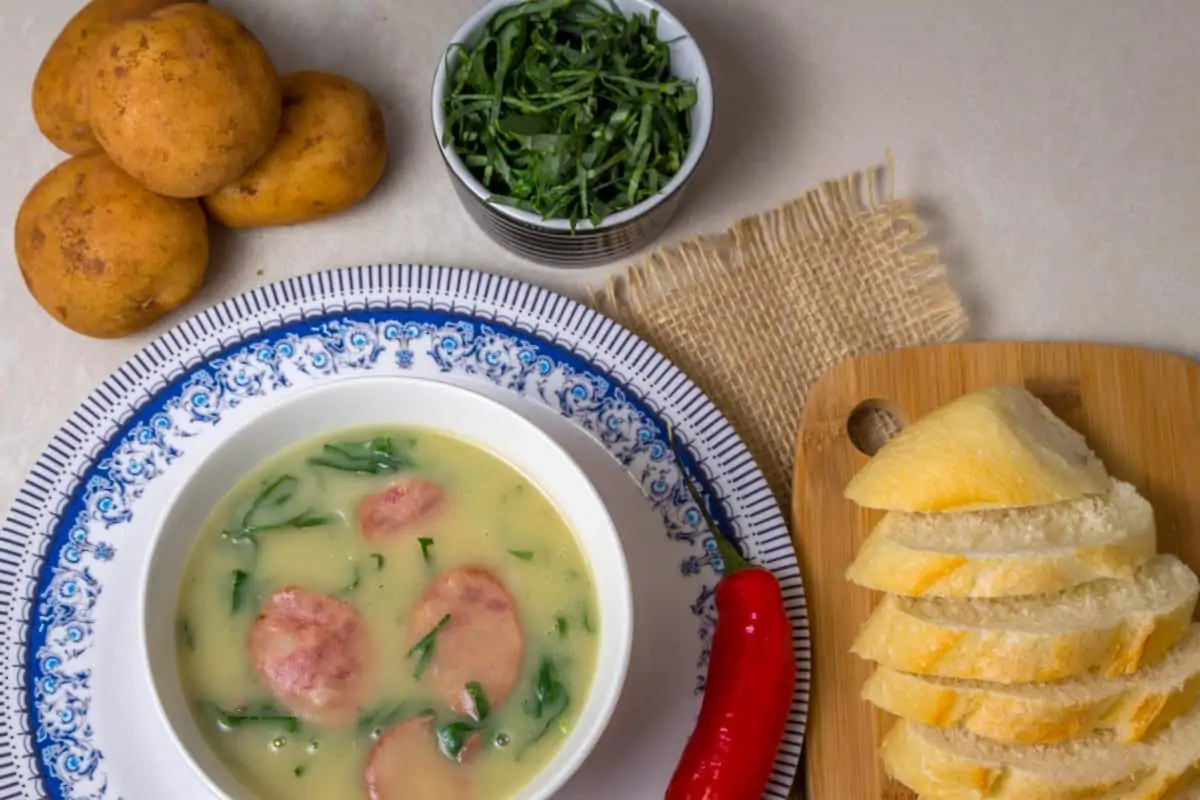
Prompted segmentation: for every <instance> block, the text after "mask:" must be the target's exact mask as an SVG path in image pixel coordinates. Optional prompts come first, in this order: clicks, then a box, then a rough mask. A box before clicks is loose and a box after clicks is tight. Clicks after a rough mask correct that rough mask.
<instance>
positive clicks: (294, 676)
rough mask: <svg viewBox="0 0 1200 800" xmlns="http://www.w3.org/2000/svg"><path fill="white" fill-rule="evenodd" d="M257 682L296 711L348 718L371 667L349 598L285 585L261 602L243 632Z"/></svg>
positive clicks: (330, 720)
mask: <svg viewBox="0 0 1200 800" xmlns="http://www.w3.org/2000/svg"><path fill="white" fill-rule="evenodd" d="M246 646H247V648H248V650H249V653H250V660H251V662H252V663H253V665H254V671H255V672H256V673H257V675H258V680H259V682H260V683H261V684H262V685H263V687H265V688H266V689H267V690H268V691H269V692H270V693H271V694H272V695H273V696H274V697H275V698H276V699H277V700H279V701H280V702H281V703H283V704H285V705H286V706H287V707H288V708H289V709H291V710H292V711H293V712H294V713H295V714H297V715H299V716H301V717H304V718H306V719H310V720H313V721H316V722H320V723H323V724H327V725H345V724H349V723H352V722H353V721H354V719H355V717H356V715H357V708H358V704H359V701H360V699H361V698H362V695H363V692H364V690H365V689H366V688H367V686H368V682H369V681H368V678H369V675H370V674H371V672H372V653H371V640H370V633H369V630H368V628H367V625H366V622H365V621H364V620H363V619H362V617H361V616H360V615H359V613H358V611H357V610H356V609H355V608H354V607H353V606H352V605H350V604H349V603H346V602H344V601H342V600H338V599H336V598H333V597H330V596H329V595H325V594H321V593H319V592H311V591H308V590H306V589H300V588H297V587H295V586H286V587H283V588H281V589H278V590H276V591H275V592H273V593H272V594H271V595H270V597H268V598H267V599H266V601H264V602H263V604H262V606H261V607H260V608H259V613H258V616H257V617H255V619H254V622H252V623H251V624H250V631H249V633H248V634H247V637H246Z"/></svg>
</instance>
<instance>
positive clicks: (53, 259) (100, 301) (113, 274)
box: [13, 153, 208, 339]
mask: <svg viewBox="0 0 1200 800" xmlns="http://www.w3.org/2000/svg"><path fill="white" fill-rule="evenodd" d="M13 238H14V240H15V242H16V250H17V264H18V265H19V266H20V268H21V277H23V278H24V279H25V285H26V286H27V287H28V288H29V291H30V293H32V294H33V297H34V299H35V300H37V302H38V303H39V304H40V305H41V306H42V308H44V309H45V310H46V311H47V312H49V313H50V314H51V315H52V316H53V317H54V318H55V319H57V320H58V321H59V322H61V323H62V324H63V325H66V326H67V327H68V328H70V329H72V330H74V331H77V332H79V333H82V334H86V335H88V336H95V337H98V338H105V339H107V338H115V337H118V336H126V335H128V334H131V333H134V332H135V331H138V330H141V329H142V328H145V327H146V326H148V325H150V324H152V323H153V322H155V321H156V320H157V319H159V318H160V317H162V316H163V315H164V314H166V313H167V312H169V311H171V310H172V309H175V308H177V307H179V306H180V305H182V304H183V303H184V302H186V301H187V300H188V299H189V298H190V297H191V296H192V295H194V294H195V293H196V290H197V289H198V288H199V287H200V284H201V282H202V281H203V280H204V272H205V267H206V265H207V263H208V229H207V222H206V220H205V218H204V210H203V209H202V208H201V207H200V202H199V201H198V200H176V199H172V198H168V197H160V196H158V195H156V194H154V193H153V192H150V191H149V190H147V189H146V188H145V187H144V186H142V185H141V184H139V183H138V182H137V181H135V180H134V179H133V178H131V177H129V176H128V175H126V174H125V173H124V172H122V171H121V170H120V169H119V168H118V167H117V166H116V165H115V164H113V163H112V161H110V160H109V159H108V157H107V156H105V155H104V154H103V153H92V154H90V155H85V156H76V157H75V158H71V159H68V160H67V161H64V162H63V163H61V164H59V165H58V166H57V167H55V168H54V169H52V170H51V171H50V172H49V173H47V174H46V176H45V177H43V178H42V179H41V180H40V181H38V183H37V184H36V185H35V186H34V187H33V189H31V190H30V192H29V194H28V195H27V196H26V197H25V202H24V203H22V204H21V210H20V212H19V213H18V214H17V226H16V231H15V233H14V237H13Z"/></svg>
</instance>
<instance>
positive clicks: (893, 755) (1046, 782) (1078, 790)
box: [880, 707, 1200, 800]
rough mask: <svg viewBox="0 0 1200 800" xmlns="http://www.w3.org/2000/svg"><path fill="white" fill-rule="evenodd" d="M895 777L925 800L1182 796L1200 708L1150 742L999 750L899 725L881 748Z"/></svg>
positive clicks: (1199, 729) (968, 738) (1197, 742)
mask: <svg viewBox="0 0 1200 800" xmlns="http://www.w3.org/2000/svg"><path fill="white" fill-rule="evenodd" d="M880 752H881V755H882V757H883V763H884V766H885V768H886V769H887V772H888V774H889V775H891V776H892V777H893V778H895V779H896V780H898V781H900V782H901V783H903V784H904V785H906V786H908V787H909V788H910V789H913V790H914V791H916V792H917V793H918V794H919V795H920V796H921V798H922V800H966V799H967V798H989V800H1050V798H1085V797H1086V798H1112V799H1113V800H1116V798H1121V799H1122V800H1151V799H1153V800H1161V798H1166V797H1179V796H1181V793H1182V792H1184V791H1187V790H1188V786H1189V783H1190V782H1191V781H1192V780H1193V779H1194V777H1195V774H1194V773H1195V771H1196V770H1197V767H1200V708H1196V707H1193V708H1192V709H1190V710H1189V711H1188V712H1187V713H1185V714H1183V715H1182V716H1180V717H1178V718H1177V719H1176V720H1175V721H1174V722H1172V723H1171V724H1170V725H1169V726H1167V727H1166V728H1164V729H1163V730H1162V731H1161V732H1160V733H1159V734H1157V735H1156V736H1154V737H1153V738H1151V739H1147V740H1146V741H1144V742H1135V743H1133V744H1121V743H1119V742H1117V741H1116V740H1115V738H1114V737H1112V736H1111V735H1110V734H1096V735H1093V736H1088V737H1085V738H1083V739H1072V740H1070V741H1067V742H1063V743H1062V744H1054V745H1012V744H999V743H997V742H992V741H989V740H987V739H980V738H978V737H975V736H972V735H971V734H968V733H965V732H963V731H959V730H953V729H951V730H944V729H940V728H931V727H928V726H925V725H919V724H916V723H913V722H908V721H907V720H900V721H899V722H897V723H896V724H895V725H894V726H893V727H892V729H891V730H890V731H889V732H888V734H887V736H885V737H884V740H883V744H882V746H881V748H880Z"/></svg>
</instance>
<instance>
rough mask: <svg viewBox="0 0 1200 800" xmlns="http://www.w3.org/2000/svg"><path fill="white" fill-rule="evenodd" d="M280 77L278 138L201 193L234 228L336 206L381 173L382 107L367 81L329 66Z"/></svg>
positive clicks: (283, 221)
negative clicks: (228, 179) (244, 168)
mask: <svg viewBox="0 0 1200 800" xmlns="http://www.w3.org/2000/svg"><path fill="white" fill-rule="evenodd" d="M280 84H281V85H282V87H283V121H282V123H281V124H280V128H279V138H278V139H277V140H276V141H275V144H274V146H273V147H272V148H271V150H270V151H268V152H267V154H266V155H265V156H263V158H262V160H260V161H259V162H258V163H256V164H255V165H254V166H253V167H251V168H250V171H249V172H247V173H246V174H245V175H243V176H241V177H240V178H238V179H237V180H236V181H234V182H233V183H231V184H229V185H227V186H224V187H222V188H221V189H219V190H218V191H216V192H214V193H213V194H211V195H209V196H208V197H206V198H204V203H205V205H206V206H207V207H208V211H209V213H210V214H211V215H212V216H213V218H214V219H216V220H219V221H220V222H223V223H224V224H226V225H228V226H230V227H232V228H249V227H257V226H263V225H293V224H295V223H298V222H305V221H307V220H311V219H316V218H317V217H323V216H327V215H329V214H334V213H336V212H338V211H342V210H344V209H346V208H349V207H350V206H352V205H354V204H355V203H357V202H358V201H359V200H362V199H363V198H364V197H366V196H367V194H369V193H370V191H371V190H372V189H373V188H375V184H377V183H379V179H380V178H381V177H382V176H383V169H384V166H385V165H386V164H387V141H386V139H385V135H384V126H383V113H382V112H381V111H380V110H379V105H378V104H377V103H376V102H375V100H374V98H372V97H371V95H370V94H368V93H367V91H366V90H365V89H363V88H362V87H361V86H359V85H358V84H357V83H355V82H354V81H352V80H350V79H349V78H343V77H340V76H338V75H331V74H329V73H326V72H293V73H290V74H288V75H284V76H283V77H282V78H280Z"/></svg>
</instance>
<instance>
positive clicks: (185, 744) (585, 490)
mask: <svg viewBox="0 0 1200 800" xmlns="http://www.w3.org/2000/svg"><path fill="white" fill-rule="evenodd" d="M372 387H382V388H376V389H375V391H376V392H377V393H386V392H393V393H396V394H400V395H402V394H403V393H404V392H406V391H409V392H416V393H421V392H425V393H433V394H434V395H437V394H439V393H440V394H441V397H440V398H439V397H436V396H435V397H433V398H432V399H430V400H429V402H430V403H438V404H440V405H441V406H447V405H450V406H452V405H453V403H454V402H458V403H461V404H464V405H466V406H469V407H470V411H471V412H472V415H473V419H474V420H475V421H473V422H471V423H470V424H473V425H477V426H480V427H481V428H486V427H487V426H489V425H490V426H502V427H503V428H504V429H506V430H507V431H508V433H509V434H511V436H512V438H514V440H518V441H519V442H520V447H519V448H518V447H513V448H510V449H519V450H521V451H522V452H525V451H526V449H527V448H529V449H533V450H536V449H538V448H540V449H541V452H542V453H543V454H544V456H545V458H546V459H548V460H549V462H551V463H548V465H547V467H545V468H544V469H542V470H541V473H542V475H543V477H542V478H541V479H539V478H538V477H536V476H534V475H532V474H529V472H528V471H527V470H525V469H523V468H522V466H521V463H520V458H515V457H514V456H513V453H511V452H505V451H504V450H502V449H500V448H497V447H491V446H489V445H488V444H486V443H484V442H481V441H478V440H477V438H476V437H475V436H471V435H470V434H467V433H464V432H463V431H460V430H456V429H455V427H454V426H452V425H425V424H424V423H423V422H410V423H406V422H405V421H403V419H401V417H403V416H404V414H403V413H398V412H389V414H390V418H383V417H382V416H381V415H378V414H373V413H371V412H368V411H362V412H361V413H362V415H364V419H362V420H360V419H358V418H356V417H354V416H353V415H354V414H358V413H360V410H359V408H358V404H355V406H354V408H353V409H351V410H347V411H345V412H343V413H344V414H345V415H347V416H348V417H349V419H346V418H342V419H337V418H334V419H333V420H330V418H329V417H326V420H327V421H332V424H324V423H323V424H322V426H313V427H308V428H303V431H304V432H303V433H301V434H300V435H296V433H295V432H294V430H295V429H294V427H291V426H287V431H286V433H279V434H276V436H277V437H281V436H286V437H288V441H287V443H285V444H283V445H282V448H286V447H288V446H291V445H294V444H299V443H300V442H301V441H303V440H305V439H308V438H312V437H313V436H320V435H322V434H324V433H333V432H335V431H338V430H343V429H346V428H353V427H363V426H370V425H372V424H376V425H403V424H416V425H423V426H424V427H432V428H434V429H440V430H442V431H443V432H445V433H447V434H450V435H453V436H457V437H459V438H463V439H465V440H466V441H471V442H472V443H473V444H476V446H479V447H482V448H483V449H485V450H488V451H489V452H492V453H494V454H495V455H497V456H499V457H500V458H502V459H504V460H505V461H506V462H508V463H509V464H511V465H512V466H514V467H515V468H517V469H518V470H519V471H522V472H525V473H526V474H527V475H528V477H529V480H530V481H531V482H532V483H533V484H534V485H537V486H539V488H542V489H543V491H546V493H547V495H548V496H549V497H550V499H551V500H552V501H553V502H555V505H556V506H558V507H559V510H560V512H561V513H563V514H564V516H566V517H567V519H568V521H569V522H571V523H572V524H571V527H572V529H573V531H574V532H575V533H576V535H577V536H579V530H578V526H577V525H576V524H575V521H576V520H577V519H581V518H583V519H587V520H589V522H591V523H594V524H592V525H590V529H591V530H592V531H594V532H597V533H598V535H597V533H594V534H593V543H591V544H589V542H588V541H586V540H585V537H582V536H579V546H580V549H581V550H583V551H584V554H585V558H587V560H588V562H589V566H590V567H591V569H592V571H593V577H594V578H595V581H594V586H595V588H596V591H597V595H598V605H599V609H600V614H601V617H600V619H601V623H600V625H601V627H600V636H601V639H600V644H599V648H598V654H597V662H596V672H595V674H594V675H593V676H592V682H591V686H590V687H589V689H588V694H587V700H586V702H585V703H584V704H583V706H582V707H581V710H580V713H579V717H578V719H577V721H576V725H575V727H574V728H573V729H572V730H571V731H570V733H569V734H568V735H567V738H566V739H565V740H564V742H563V743H562V745H560V747H559V749H558V750H557V752H556V753H555V754H554V755H553V756H552V757H551V759H550V761H548V762H547V764H546V765H545V766H543V768H542V769H541V770H540V771H539V772H538V773H537V774H536V775H535V776H534V777H533V778H531V780H530V781H529V782H528V783H527V784H526V785H525V786H524V787H523V788H522V789H520V790H519V791H518V793H517V794H516V795H515V797H514V800H545V798H549V797H550V796H552V795H553V793H554V792H555V791H557V790H558V789H559V788H560V787H561V786H562V785H563V784H564V783H565V782H566V781H567V780H569V779H570V777H571V776H572V775H573V774H574V773H575V772H577V771H578V769H579V767H580V766H582V764H583V763H584V761H585V760H586V759H587V757H588V755H589V754H590V753H591V751H592V749H593V748H594V747H595V745H596V743H597V742H598V741H599V739H600V736H601V734H602V733H603V732H604V730H605V729H606V728H607V726H608V722H609V720H610V719H611V718H612V714H613V712H614V710H615V708H616V705H617V702H618V701H619V699H620V697H621V693H622V689H623V687H624V683H625V678H626V675H627V673H628V668H629V661H630V655H631V649H632V642H633V610H632V603H633V601H632V589H631V587H630V582H629V572H628V566H627V564H626V560H625V555H624V550H623V548H622V546H621V542H620V538H619V536H618V534H617V531H616V529H615V526H614V525H613V522H612V519H611V517H610V516H609V515H608V512H607V510H606V509H605V508H604V504H603V501H602V500H601V499H600V496H599V493H598V492H597V491H596V489H595V487H594V486H593V485H592V483H591V481H590V480H589V479H588V477H587V475H586V473H585V472H584V471H583V469H582V468H581V467H580V466H579V465H578V464H577V463H576V462H575V461H574V459H572V457H571V456H570V455H569V454H567V452H566V451H565V450H563V449H562V447H560V446H559V445H558V443H557V442H555V441H554V440H553V439H552V438H551V437H550V436H549V435H548V434H546V433H545V432H544V431H542V430H541V429H540V428H538V427H537V426H536V425H534V424H533V423H532V422H530V421H528V420H527V419H525V418H524V417H522V416H521V415H520V414H518V413H517V412H515V411H513V410H512V409H510V408H508V407H507V406H505V405H503V404H502V403H499V402H497V401H495V400H492V399H490V398H488V397H485V396H483V395H480V394H478V393H476V392H473V391H471V390H469V389H466V388H463V387H461V386H458V385H454V384H450V383H445V382H441V381H435V380H429V379H424V378H412V377H399V376H388V377H380V376H371V377H357V378H348V379H346V380H343V381H336V382H332V383H328V384H323V385H318V386H314V387H311V388H307V389H304V390H302V391H299V392H296V393H294V394H290V395H284V396H283V397H281V398H280V400H279V401H278V402H276V403H273V404H271V405H269V406H266V407H264V408H262V409H259V410H258V412H257V413H255V414H254V415H253V416H252V417H250V418H248V419H246V420H244V421H243V422H242V423H241V424H240V425H237V426H233V427H232V428H231V429H230V430H229V432H228V433H227V434H226V435H225V436H224V437H223V439H222V441H221V442H220V443H219V444H218V445H217V446H216V447H214V448H213V449H212V450H211V451H209V452H208V453H206V454H205V455H204V457H203V458H202V459H200V460H199V462H198V463H197V464H195V465H194V466H193V467H192V469H191V470H190V471H189V473H188V474H187V475H186V477H185V478H184V480H183V481H182V482H181V483H180V485H179V486H178V487H177V488H176V489H175V490H174V492H173V495H172V497H171V499H170V501H169V502H168V503H167V506H166V511H165V512H164V513H163V514H162V516H161V517H160V519H159V520H158V521H157V525H156V529H155V531H154V534H153V541H152V543H151V546H150V550H149V554H148V556H147V558H146V561H145V564H144V566H143V570H142V574H141V576H140V578H141V585H140V590H139V603H140V608H139V609H138V627H139V631H138V633H139V638H140V640H141V649H142V655H143V658H144V662H145V667H146V670H147V673H148V674H147V677H148V679H149V681H150V683H151V689H152V691H151V694H152V695H153V698H154V703H155V705H156V707H157V711H158V716H159V719H160V721H161V723H162V724H163V726H164V727H165V728H166V729H167V732H168V734H169V735H170V737H171V738H172V739H173V741H174V744H175V746H176V749H177V750H178V752H179V753H181V754H182V756H183V758H184V760H185V761H186V762H187V763H188V765H189V766H190V767H191V768H192V770H193V772H194V773H195V774H196V775H197V776H199V777H200V778H201V780H203V781H204V782H205V783H206V784H207V785H208V787H209V789H210V790H211V791H213V792H214V793H215V794H216V795H217V796H219V797H223V798H236V800H241V799H242V798H250V797H251V796H252V795H251V794H250V793H249V792H248V790H246V789H245V788H244V787H242V786H241V785H240V784H239V783H238V781H237V780H236V779H235V778H234V777H233V776H232V775H231V774H230V773H229V771H228V769H227V768H225V765H224V763H223V762H222V761H221V760H220V759H219V758H218V757H217V756H216V754H215V753H213V752H212V751H211V749H210V748H209V747H208V746H207V744H206V743H205V742H204V741H203V738H202V737H201V735H200V732H199V729H198V727H197V726H196V723H195V720H194V718H193V716H192V712H191V710H190V709H188V708H186V707H183V708H182V709H181V700H183V695H182V687H181V686H180V682H179V677H178V664H177V662H176V659H175V657H174V631H175V626H174V616H175V611H174V609H175V604H176V602H177V595H178V591H179V589H178V576H179V575H182V569H183V567H182V566H178V564H179V563H183V564H186V561H187V558H188V556H189V554H190V552H191V547H192V544H193V542H194V535H183V536H176V537H174V538H175V539H176V540H177V541H176V545H175V548H174V549H172V548H164V547H163V544H164V542H165V541H167V540H168V539H170V538H172V537H170V536H168V535H166V532H167V531H169V530H174V529H175V527H176V526H174V525H172V523H173V522H175V520H174V517H175V516H176V515H177V514H179V513H182V514H183V516H185V517H194V516H195V515H189V513H188V511H187V508H186V504H187V502H188V498H189V496H192V497H194V496H195V495H197V494H200V495H206V494H212V493H213V492H212V490H211V489H200V488H198V484H203V483H204V482H205V479H209V480H208V483H213V481H212V480H211V478H212V474H213V473H214V471H215V472H216V474H218V476H219V477H218V481H219V482H221V483H222V484H227V485H223V488H221V489H220V491H217V492H215V494H216V496H217V498H219V497H222V496H224V494H225V493H226V492H228V491H229V489H230V488H232V486H233V485H234V484H236V483H237V481H238V480H240V479H241V477H242V476H243V475H244V474H245V473H246V470H245V469H239V470H237V471H235V472H234V473H233V474H229V471H228V470H217V469H215V467H222V466H227V465H226V464H225V463H224V462H226V461H229V460H231V459H232V458H233V457H232V456H230V453H233V452H236V451H237V450H238V449H239V442H240V441H241V440H243V437H247V438H250V436H251V435H252V433H253V432H254V431H255V430H256V429H261V428H265V427H267V426H268V425H269V424H270V421H271V420H276V421H278V420H281V419H288V417H287V414H288V412H289V410H291V411H292V412H293V413H294V414H299V413H302V412H303V410H304V406H305V404H308V405H311V406H316V405H318V404H319V402H320V401H321V400H322V398H327V397H328V396H330V395H332V396H334V399H335V400H339V401H344V399H345V398H339V397H338V395H339V394H343V393H348V392H355V391H362V392H367V391H371V390H372ZM383 396H386V397H388V400H389V402H388V407H389V408H405V407H406V404H404V403H397V402H396V399H397V398H396V397H394V396H392V395H386V394H385V395H383ZM360 397H361V396H360ZM410 399H411V398H410ZM338 407H339V408H346V406H345V404H344V402H343V403H340V404H339V405H338ZM297 409H300V410H299V411H297ZM404 413H407V412H404ZM377 417H378V418H377ZM458 419H462V416H460V417H458ZM276 425H277V427H281V428H282V427H283V426H282V425H280V424H279V423H278V422H277V423H276ZM465 427H468V428H469V425H467V426H465ZM240 446H241V447H242V448H244V449H248V450H249V451H251V453H247V454H245V455H244V456H243V457H242V460H246V461H248V463H250V464H251V466H250V467H249V469H253V468H254V465H257V464H258V463H261V462H262V460H263V459H266V458H270V457H271V456H272V455H274V454H275V453H277V452H279V450H280V449H282V448H281V447H280V446H273V447H270V448H268V450H269V451H262V450H259V449H258V448H255V447H254V446H253V445H240ZM530 458H533V456H530ZM234 460H236V459H234ZM214 465H215V467H214ZM548 482H552V483H553V484H554V486H553V488H551V487H549V486H547V483H548ZM568 492H570V493H572V494H574V495H575V497H574V499H575V501H576V503H575V505H576V506H577V508H579V509H581V510H578V511H576V510H572V509H571V508H566V507H563V503H561V502H560V501H561V495H563V494H566V493H568ZM556 493H557V495H559V496H556ZM204 499H205V500H208V498H204ZM211 502H213V501H209V502H207V503H196V502H192V505H200V506H202V507H203V508H204V509H207V508H211ZM181 506H183V507H184V511H183V512H179V508H180V507H181ZM203 513H204V515H206V513H207V512H206V511H205V512H203ZM180 548H182V560H181V559H180V558H179V550H180ZM597 552H600V553H602V554H603V555H604V557H605V558H604V560H603V563H602V564H597V563H596V561H597V558H596V555H597ZM164 553H165V554H164ZM167 559H170V560H168V561H167V564H166V565H164V563H163V562H164V560H167ZM172 561H173V562H175V563H174V564H173V563H172ZM156 567H158V568H159V569H158V570H156V569H155V568H156ZM163 568H167V569H168V570H170V571H171V572H172V574H173V577H174V579H171V578H162V579H157V580H156V572H158V573H159V574H161V570H162V569H163ZM601 569H603V576H601V573H600V570H601ZM176 572H177V573H178V574H177V575H175V573H176ZM164 581H166V583H165V584H164ZM165 591H170V592H171V593H172V596H171V597H170V600H169V602H167V601H166V599H165V598H163V597H162V596H161V595H162V594H163V593H164V592H165ZM152 595H155V598H154V599H152V597H151V596H152ZM164 619H167V620H169V621H168V622H165V623H164V621H163V620H164ZM164 625H165V626H166V628H167V630H164ZM168 631H169V632H168ZM166 639H169V640H170V641H169V642H167V641H165V640H166ZM168 653H169V654H170V657H168V655H167V654H168ZM189 726H190V727H189ZM189 743H190V744H189Z"/></svg>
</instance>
